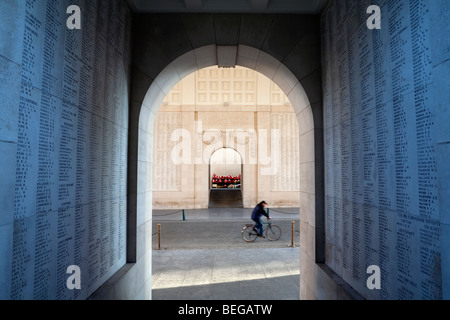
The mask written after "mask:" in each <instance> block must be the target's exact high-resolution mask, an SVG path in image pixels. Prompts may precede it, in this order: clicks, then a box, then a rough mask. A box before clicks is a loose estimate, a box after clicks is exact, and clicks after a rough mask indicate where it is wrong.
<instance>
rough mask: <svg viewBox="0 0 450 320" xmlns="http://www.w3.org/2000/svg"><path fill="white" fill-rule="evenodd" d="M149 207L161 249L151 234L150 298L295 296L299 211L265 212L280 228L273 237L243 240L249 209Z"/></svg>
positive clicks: (285, 297) (269, 298)
mask: <svg viewBox="0 0 450 320" xmlns="http://www.w3.org/2000/svg"><path fill="white" fill-rule="evenodd" d="M175 211H176V210H164V211H163V210H158V211H157V210H154V212H153V232H154V233H155V232H156V230H157V224H161V229H162V232H161V249H162V250H155V249H156V248H157V236H156V235H155V236H153V243H152V247H153V249H154V250H153V257H152V268H153V270H152V275H153V281H152V288H153V290H152V299H154V300H211V299H212V300H259V299H262V300H297V299H299V296H300V288H299V282H300V279H299V276H300V249H299V247H298V246H299V241H300V236H299V233H298V232H295V233H294V240H295V241H294V243H295V245H296V246H295V247H294V248H290V247H288V246H289V245H290V244H291V221H295V226H296V230H298V228H299V224H298V219H299V209H298V208H294V209H279V211H281V212H275V211H273V210H272V211H271V212H270V215H271V216H272V217H273V223H274V224H277V225H279V226H280V227H281V228H282V237H281V239H280V240H279V241H275V242H271V241H268V240H266V239H257V240H256V241H255V242H254V243H246V242H245V241H244V240H243V239H242V236H241V229H242V227H243V226H244V225H245V224H246V223H252V221H251V220H250V218H249V216H250V213H251V209H207V210H186V211H185V217H186V221H182V216H181V213H179V212H178V213H175V214H171V213H173V212H175Z"/></svg>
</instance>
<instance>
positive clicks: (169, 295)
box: [152, 275, 300, 300]
mask: <svg viewBox="0 0 450 320" xmlns="http://www.w3.org/2000/svg"><path fill="white" fill-rule="evenodd" d="M299 277H300V276H299V275H291V276H284V277H273V278H261V279H253V280H246V281H242V280H233V281H230V282H226V281H227V279H223V281H224V282H217V283H208V281H207V280H205V281H204V282H205V283H204V284H193V285H187V284H183V285H182V286H175V285H176V281H173V282H172V284H173V285H174V287H169V288H154V289H153V290H152V299H153V300H299V297H300V288H299V282H300V279H299ZM198 281H199V280H198V279H197V282H198ZM219 281H220V280H219ZM165 284H166V285H167V284H168V283H167V282H166V283H165Z"/></svg>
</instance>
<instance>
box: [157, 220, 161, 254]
mask: <svg viewBox="0 0 450 320" xmlns="http://www.w3.org/2000/svg"><path fill="white" fill-rule="evenodd" d="M158 250H161V225H160V224H158Z"/></svg>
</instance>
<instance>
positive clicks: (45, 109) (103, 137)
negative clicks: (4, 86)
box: [0, 0, 131, 299]
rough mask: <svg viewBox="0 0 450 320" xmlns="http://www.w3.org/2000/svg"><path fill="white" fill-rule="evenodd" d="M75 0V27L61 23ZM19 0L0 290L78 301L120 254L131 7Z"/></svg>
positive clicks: (117, 264)
mask: <svg viewBox="0 0 450 320" xmlns="http://www.w3.org/2000/svg"><path fill="white" fill-rule="evenodd" d="M69 2H70V3H69ZM72 4H73V5H78V6H79V7H80V9H81V12H82V18H83V20H82V21H83V24H82V29H81V30H69V29H68V28H67V27H66V20H67V18H68V15H67V14H66V9H67V7H68V6H69V5H72ZM17 6H19V7H20V8H18V12H22V16H21V19H22V22H21V23H22V24H23V25H24V28H23V35H22V38H20V39H14V41H19V40H20V41H22V42H23V43H22V45H23V46H22V52H21V61H19V63H20V65H19V66H20V68H21V75H20V92H19V99H18V101H15V105H13V104H11V105H10V106H8V107H9V108H16V109H17V115H18V125H17V129H16V135H17V154H16V171H15V181H16V182H15V197H14V212H7V213H6V214H10V215H11V219H12V221H13V234H12V250H11V252H10V254H11V256H10V258H8V259H10V262H11V265H12V269H11V277H10V281H9V284H8V285H7V286H6V289H4V288H2V290H3V291H4V292H3V293H2V294H3V295H5V292H7V296H5V297H6V298H10V299H85V298H87V297H88V296H89V295H90V294H92V293H93V292H94V291H95V290H96V289H97V288H98V287H99V286H100V285H102V284H103V283H104V282H105V281H106V280H107V279H108V278H109V277H111V276H112V275H113V274H114V273H115V272H116V271H117V270H118V269H119V268H121V267H122V266H123V265H124V264H125V262H126V233H125V232H126V171H127V143H128V86H129V85H128V83H129V71H128V70H129V64H130V60H129V59H130V57H129V56H130V53H129V35H128V34H129V33H130V28H131V14H130V12H129V9H128V7H127V6H126V4H125V3H124V2H123V1H121V0H114V1H102V0H97V1H92V0H74V1H65V0H64V1H61V0H26V1H21V4H17ZM3 14H5V13H2V14H0V15H3ZM3 41H7V40H3V39H2V40H0V42H3ZM2 45H4V43H3V44H2ZM1 55H2V52H0V57H1ZM2 214H5V213H2ZM8 259H6V261H8ZM0 263H2V262H0ZM5 263H6V262H5ZM70 265H77V266H79V267H80V269H81V280H82V287H81V290H68V289H67V287H66V280H67V278H68V276H69V274H67V273H66V270H67V267H68V266H70ZM10 268H11V267H10Z"/></svg>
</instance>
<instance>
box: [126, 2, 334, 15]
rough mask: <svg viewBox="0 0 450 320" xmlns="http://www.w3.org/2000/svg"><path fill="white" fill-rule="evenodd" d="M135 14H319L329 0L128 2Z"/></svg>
mask: <svg viewBox="0 0 450 320" xmlns="http://www.w3.org/2000/svg"><path fill="white" fill-rule="evenodd" d="M127 1H128V3H129V5H130V7H131V8H132V9H133V11H134V12H139V13H145V12H178V13H184V12H185V13H189V12H196V13H200V12H205V13H216V12H217V13H301V14H317V13H319V12H320V11H321V10H322V9H323V8H324V7H325V5H326V3H327V2H328V0H127Z"/></svg>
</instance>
